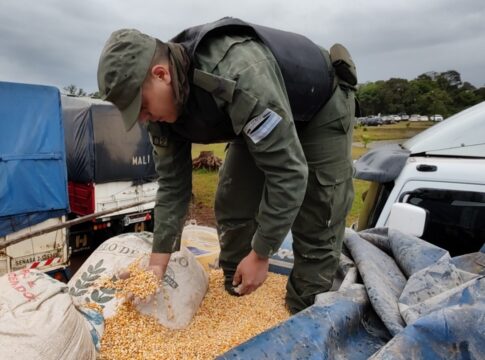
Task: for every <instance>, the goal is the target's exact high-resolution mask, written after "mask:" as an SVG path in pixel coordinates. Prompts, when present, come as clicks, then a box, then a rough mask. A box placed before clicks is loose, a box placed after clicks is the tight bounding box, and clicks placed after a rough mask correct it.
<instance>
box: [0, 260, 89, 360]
mask: <svg viewBox="0 0 485 360" xmlns="http://www.w3.org/2000/svg"><path fill="white" fill-rule="evenodd" d="M67 291H68V288H67V286H66V285H65V284H63V283H61V282H59V281H57V280H54V279H52V278H51V277H49V276H48V275H46V274H44V273H42V272H40V271H38V270H34V269H24V270H19V271H15V272H11V273H8V274H5V275H4V276H2V277H0V349H1V350H0V353H1V354H2V355H1V358H2V359H16V360H19V359H29V360H30V359H43V360H50V359H59V360H60V359H62V360H71V359H72V360H77V359H95V358H96V350H95V345H94V343H93V341H92V337H91V333H90V330H91V326H90V324H89V323H88V322H87V321H86V319H85V317H84V316H83V315H82V314H81V313H80V312H79V311H78V310H77V309H76V308H75V306H74V304H73V302H72V299H71V297H70V296H69V294H68V293H67Z"/></svg>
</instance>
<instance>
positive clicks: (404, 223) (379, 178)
mask: <svg viewBox="0 0 485 360" xmlns="http://www.w3.org/2000/svg"><path fill="white" fill-rule="evenodd" d="M484 134H485V102H482V103H480V104H478V105H475V106H473V107H471V108H469V109H467V110H464V111H462V112H460V113H458V114H456V115H454V116H452V117H450V118H448V119H446V120H445V121H443V122H441V123H439V124H436V125H434V126H433V127H431V128H429V129H427V130H425V131H423V132H422V133H420V134H418V135H416V136H415V137H413V138H411V139H409V140H408V141H406V142H405V143H403V144H402V145H392V146H385V147H379V148H377V149H373V150H371V151H369V152H368V153H367V154H365V155H364V156H362V157H361V158H360V159H359V160H357V161H356V162H355V169H356V173H355V177H356V178H357V179H362V180H368V181H370V182H371V183H370V187H369V190H368V192H367V194H366V196H365V200H364V206H363V209H362V211H361V214H360V216H359V220H358V224H357V226H356V227H357V230H363V229H367V228H373V227H394V228H399V229H400V230H402V231H404V232H408V233H412V234H414V235H417V236H420V237H421V238H422V239H424V240H427V241H429V242H431V243H433V244H436V245H438V246H440V247H442V248H445V249H447V250H448V251H450V254H451V255H452V256H454V255H460V254H465V253H470V252H474V251H478V250H479V249H480V248H481V247H482V246H483V244H484V242H485V137H484ZM396 204H397V205H396ZM399 204H401V205H399ZM402 204H406V206H402ZM423 210H424V211H423ZM396 214H397V215H396Z"/></svg>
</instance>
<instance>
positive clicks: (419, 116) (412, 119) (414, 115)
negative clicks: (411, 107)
mask: <svg viewBox="0 0 485 360" xmlns="http://www.w3.org/2000/svg"><path fill="white" fill-rule="evenodd" d="M409 121H421V115H419V114H412V115H411V117H410V118H409Z"/></svg>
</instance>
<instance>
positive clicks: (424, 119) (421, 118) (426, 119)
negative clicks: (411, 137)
mask: <svg viewBox="0 0 485 360" xmlns="http://www.w3.org/2000/svg"><path fill="white" fill-rule="evenodd" d="M419 121H429V117H428V115H420V116H419Z"/></svg>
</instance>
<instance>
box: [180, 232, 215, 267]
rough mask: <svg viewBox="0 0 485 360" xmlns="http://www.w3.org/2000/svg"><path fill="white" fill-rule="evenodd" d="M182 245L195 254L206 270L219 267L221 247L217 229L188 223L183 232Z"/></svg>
mask: <svg viewBox="0 0 485 360" xmlns="http://www.w3.org/2000/svg"><path fill="white" fill-rule="evenodd" d="M182 245H183V246H185V247H186V248H187V249H189V250H190V252H191V253H192V254H194V255H195V258H196V259H197V261H198V262H199V263H200V264H201V265H202V266H203V267H204V269H205V270H207V271H210V270H211V269H216V268H218V267H219V253H220V252H221V248H220V246H219V237H218V235H217V230H216V229H214V228H211V227H207V226H200V225H192V224H191V225H187V226H185V227H184V231H183V232H182Z"/></svg>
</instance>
